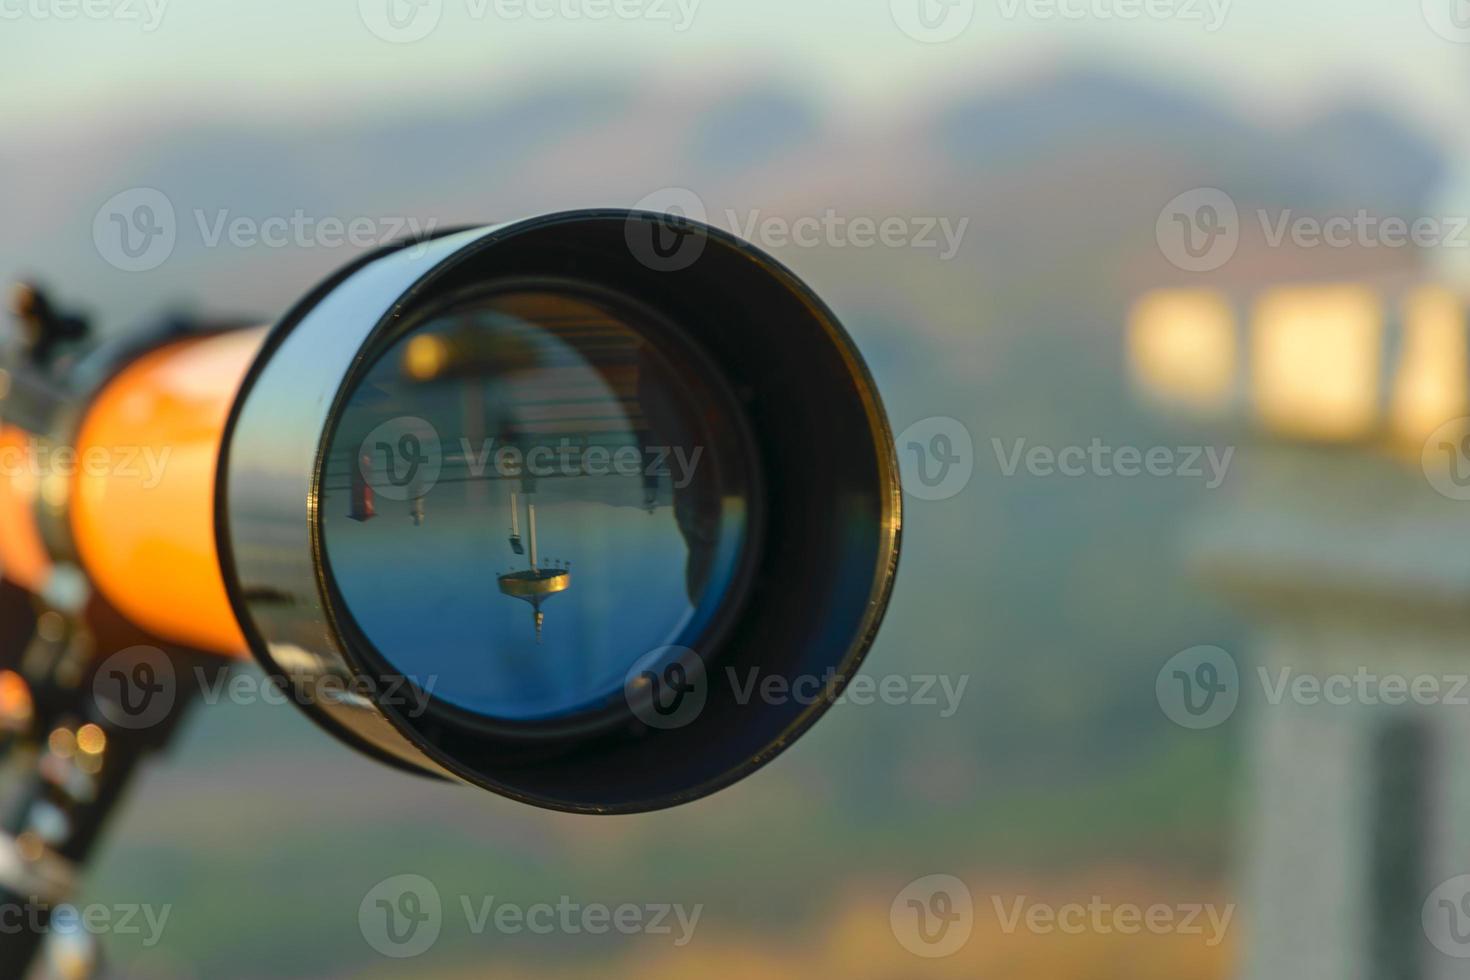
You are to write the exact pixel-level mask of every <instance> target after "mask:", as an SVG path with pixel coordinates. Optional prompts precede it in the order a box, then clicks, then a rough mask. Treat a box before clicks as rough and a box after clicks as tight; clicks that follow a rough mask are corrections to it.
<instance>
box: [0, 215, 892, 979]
mask: <svg viewBox="0 0 1470 980" xmlns="http://www.w3.org/2000/svg"><path fill="white" fill-rule="evenodd" d="M15 305H16V313H17V316H18V319H19V321H20V324H21V326H22V328H23V336H24V342H23V343H21V344H19V345H17V346H16V349H15V350H13V351H12V352H11V356H10V358H9V361H8V363H7V365H6V368H5V370H4V372H3V374H0V473H3V477H0V574H3V581H0V610H3V613H4V617H5V618H4V619H3V620H0V622H5V623H6V624H8V629H6V630H4V631H0V633H3V634H4V635H3V636H0V666H3V667H4V668H5V670H4V671H3V673H0V728H3V730H4V731H5V732H7V733H8V735H7V738H8V740H9V742H8V745H9V746H10V747H12V748H14V747H19V746H25V745H29V746H32V747H34V749H35V752H34V757H35V759H36V760H38V761H35V762H34V769H33V771H32V770H28V772H32V775H31V776H30V780H31V781H30V787H31V788H30V791H29V792H27V793H24V794H22V799H21V802H20V804H19V805H18V806H17V807H16V808H15V809H14V810H13V811H12V814H11V816H10V817H9V818H8V819H7V820H6V821H5V823H4V830H5V831H6V832H7V835H6V836H5V837H4V838H3V840H0V887H3V889H4V891H5V892H6V893H8V894H9V895H10V896H11V897H16V896H19V897H20V898H19V900H22V901H23V900H26V899H27V898H33V897H35V896H40V897H41V898H43V899H44V900H46V901H48V902H51V903H53V904H54V903H55V902H57V901H62V900H64V898H65V896H66V895H67V894H69V893H70V891H71V889H72V888H73V886H74V881H75V876H76V874H77V871H78V868H79V867H80V865H81V864H82V863H83V862H84V861H85V859H86V858H87V856H88V854H89V852H90V851H91V850H92V848H93V845H94V844H95V841H96V837H97V834H98V832H99V830H100V828H101V824H102V821H103V819H104V818H105V816H106V814H107V813H108V811H109V810H110V808H111V807H112V806H113V805H114V804H115V802H116V800H117V798H118V795H119V793H120V792H121V789H122V787H123V786H124V785H125V783H126V781H127V778H128V776H129V775H130V774H131V773H132V771H133V770H134V769H135V767H136V763H137V761H138V760H139V759H141V758H143V757H144V756H146V755H147V754H148V753H149V752H151V751H153V750H155V749H157V748H158V747H159V746H161V745H162V744H163V743H164V742H165V741H166V740H167V737H168V735H169V734H170V733H172V732H173V731H174V730H175V728H176V722H177V719H178V717H180V715H181V714H182V712H183V711H184V710H186V709H187V707H188V705H189V704H190V703H191V700H197V698H193V699H191V697H190V695H191V694H197V693H198V692H197V691H194V690H193V688H195V687H197V686H198V683H197V681H196V680H195V677H196V676H199V675H200V674H201V673H202V672H206V671H221V670H227V669H228V668H229V666H230V665H231V664H232V663H235V662H238V661H239V660H240V659H242V658H254V660H255V661H256V662H257V663H258V664H259V665H260V667H261V668H262V669H263V671H264V673H265V675H266V676H267V677H268V678H269V679H270V681H271V683H272V684H273V685H275V690H277V691H278V692H279V694H280V696H281V697H282V698H283V699H284V700H289V701H291V702H293V703H294V704H296V705H298V706H299V707H300V708H301V709H302V710H303V711H305V712H306V713H307V714H308V715H309V716H310V717H311V718H312V719H313V720H314V721H315V722H317V723H318V724H319V725H320V726H321V727H322V728H323V729H325V730H326V731H327V732H329V733H331V734H332V735H333V736H335V737H336V738H338V739H340V740H342V741H343V742H346V743H347V744H348V745H349V746H351V747H353V748H355V749H357V750H358V751H360V752H363V753H365V754H367V755H369V756H372V757H374V758H376V759H378V760H380V761H382V762H383V763H385V764H387V765H390V766H393V767H395V768H398V769H401V770H406V771H409V772H413V773H418V774H422V775H425V776H428V777H432V778H437V779H443V780H451V781H455V782H459V783H463V784H466V785H468V786H471V787H479V788H481V789H485V790H489V791H491V792H493V793H497V794H500V795H502V796H505V797H509V798H511V799H514V800H518V801H520V802H523V803H527V804H532V805H535V806H540V807H546V808H550V809H555V810H563V811H570V812H575V813H583V814H627V813H638V812H643V811H649V810H654V809H659V808H664V807H670V806H674V805H677V804H682V803H686V802H689V801H692V800H695V799H698V798H701V797H703V796H706V795H708V794H710V793H713V792H715V791H717V790H720V789H722V788H724V787H727V786H729V785H730V784H732V783H734V782H736V781H737V780H740V779H742V778H743V777H745V776H747V775H749V774H751V773H752V772H754V771H755V770H756V769H758V768H759V767H761V766H762V765H764V764H765V763H767V762H769V761H771V759H773V758H774V757H775V756H776V755H778V754H779V753H781V752H782V751H783V750H784V749H786V748H787V747H788V746H789V745H790V744H791V743H792V742H793V741H795V740H796V739H797V738H798V737H800V736H801V735H802V734H803V733H805V732H806V731H807V729H809V728H810V727H811V726H812V724H813V723H814V722H816V720H817V719H818V718H819V717H820V716H821V715H822V714H823V713H824V712H825V711H826V710H827V709H828V707H830V706H831V704H832V703H833V702H834V701H835V700H836V699H837V698H838V697H839V696H840V694H841V693H842V688H843V686H844V684H845V683H846V681H847V680H848V679H850V678H851V677H852V676H853V674H854V673H855V672H856V670H857V669H858V667H859V665H860V663H861V661H862V659H863V657H864V655H865V653H866V651H867V649H868V647H869V646H870V644H871V643H872V642H873V639H874V636H875V634H876V632H877V630H878V627H879V623H880V621H881V619H882V616H883V613H884V610H885V607H886V605H887V602H888V598H889V594H890V590H891V588H892V585H893V580H894V574H895V571H896V568H897V560H898V553H899V543H900V527H901V495H900V487H899V476H898V472H899V471H898V466H897V461H896V458H895V453H894V448H893V439H892V434H891V431H890V429H889V426H888V422H887V420H886V417H885V415H884V411H883V406H882V402H881V400H880V398H879V395H878V392H877V389H876V387H875V385H874V382H873V379H872V377H871V376H870V374H869V372H868V370H867V368H866V366H865V365H864V363H863V360H862V358H861V356H860V354H859V353H858V351H857V349H856V347H855V345H854V344H853V342H852V341H851V339H850V338H849V336H848V335H847V333H846V332H845V331H844V329H843V328H842V326H841V325H840V324H839V322H838V320H837V318H836V317H835V315H834V314H833V313H832V311H831V310H829V309H828V308H827V307H826V306H825V305H824V304H823V303H822V302H821V300H819V299H818V298H817V297H816V296H815V295H814V294H813V293H812V292H811V290H809V289H808V288H807V287H806V286H805V285H804V284H803V283H802V282H801V281H800V280H799V279H798V278H797V277H796V276H795V275H793V274H792V273H791V272H790V271H789V270H787V269H786V268H784V267H783V266H782V265H780V264H779V263H778V262H776V261H775V260H774V259H772V258H771V257H770V256H768V255H766V254H764V253H762V252H761V251H759V250H758V249H756V248H754V247H753V246H751V245H750V244H748V243H746V242H744V241H741V240H740V239H738V238H736V237H735V236H733V235H730V234H728V233H725V232H723V231H720V230H718V229H715V228H712V227H708V226H705V225H703V224H700V223H697V222H693V221H689V220H687V219H684V218H682V217H679V216H677V215H669V214H654V213H648V212H636V211H617V210H598V211H580V212H569V213H562V214H554V215H549V216H543V217H537V218H532V219H528V220H523V221H516V222H512V223H508V224H500V225H494V226H490V227H480V228H468V229H463V230H455V231H450V232H445V233H442V234H438V235H435V236H433V237H429V238H421V239H414V240H406V241H402V242H399V243H396V244H394V245H392V246H389V247H387V248H384V249H381V250H379V251H376V252H373V253H371V254H368V255H366V256H363V257H361V258H360V259H358V260H357V261H355V262H353V263H351V264H350V265H348V266H347V267H346V268H343V269H342V270H340V271H339V272H338V273H336V274H335V275H333V276H332V277H331V278H329V279H328V280H327V281H325V282H323V283H322V284H320V285H319V286H317V287H316V288H315V289H314V290H313V291H312V292H311V293H310V294H308V295H307V296H306V297H304V298H303V299H301V300H300V301H299V302H298V303H297V304H296V305H295V306H294V307H293V308H292V309H290V310H289V311H288V312H287V313H286V314H285V316H284V317H282V318H281V319H280V320H279V321H278V322H277V323H276V324H275V325H274V326H270V327H262V326H255V325H250V324H248V323H233V322H207V321H206V322H184V323H180V322H169V323H165V324H162V325H159V326H157V327H154V328H149V329H145V330H139V331H135V332H133V333H130V334H128V335H126V336H124V337H121V338H117V339H113V340H110V341H107V342H99V341H96V340H94V339H93V338H92V336H91V332H90V330H89V328H88V325H87V324H86V323H84V322H83V321H81V320H80V319H78V318H76V317H70V316H66V315H64V314H62V313H60V312H58V311H57V309H56V308H55V305H54V303H53V301H52V300H51V298H50V297H49V296H48V295H47V294H45V293H44V292H41V291H40V290H39V289H37V288H33V287H25V288H22V289H21V290H19V291H18V293H17V300H16V304H15ZM196 668H198V669H196ZM773 679H774V681H773ZM811 679H819V681H820V684H819V686H817V687H816V688H815V696H812V697H800V698H798V697H790V696H780V695H779V693H773V692H783V691H784V692H790V691H799V690H802V689H803V686H804V685H803V681H808V682H809V681H810V680H811ZM806 686H807V687H810V684H807V685H806ZM37 942H38V939H37V936H36V935H27V936H20V937H15V936H7V937H3V939H0V973H3V975H5V976H10V975H18V973H19V969H20V968H23V965H24V964H25V963H26V962H29V960H30V959H31V958H32V956H33V955H34V953H35V951H36V946H37ZM12 971H15V972H12Z"/></svg>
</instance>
